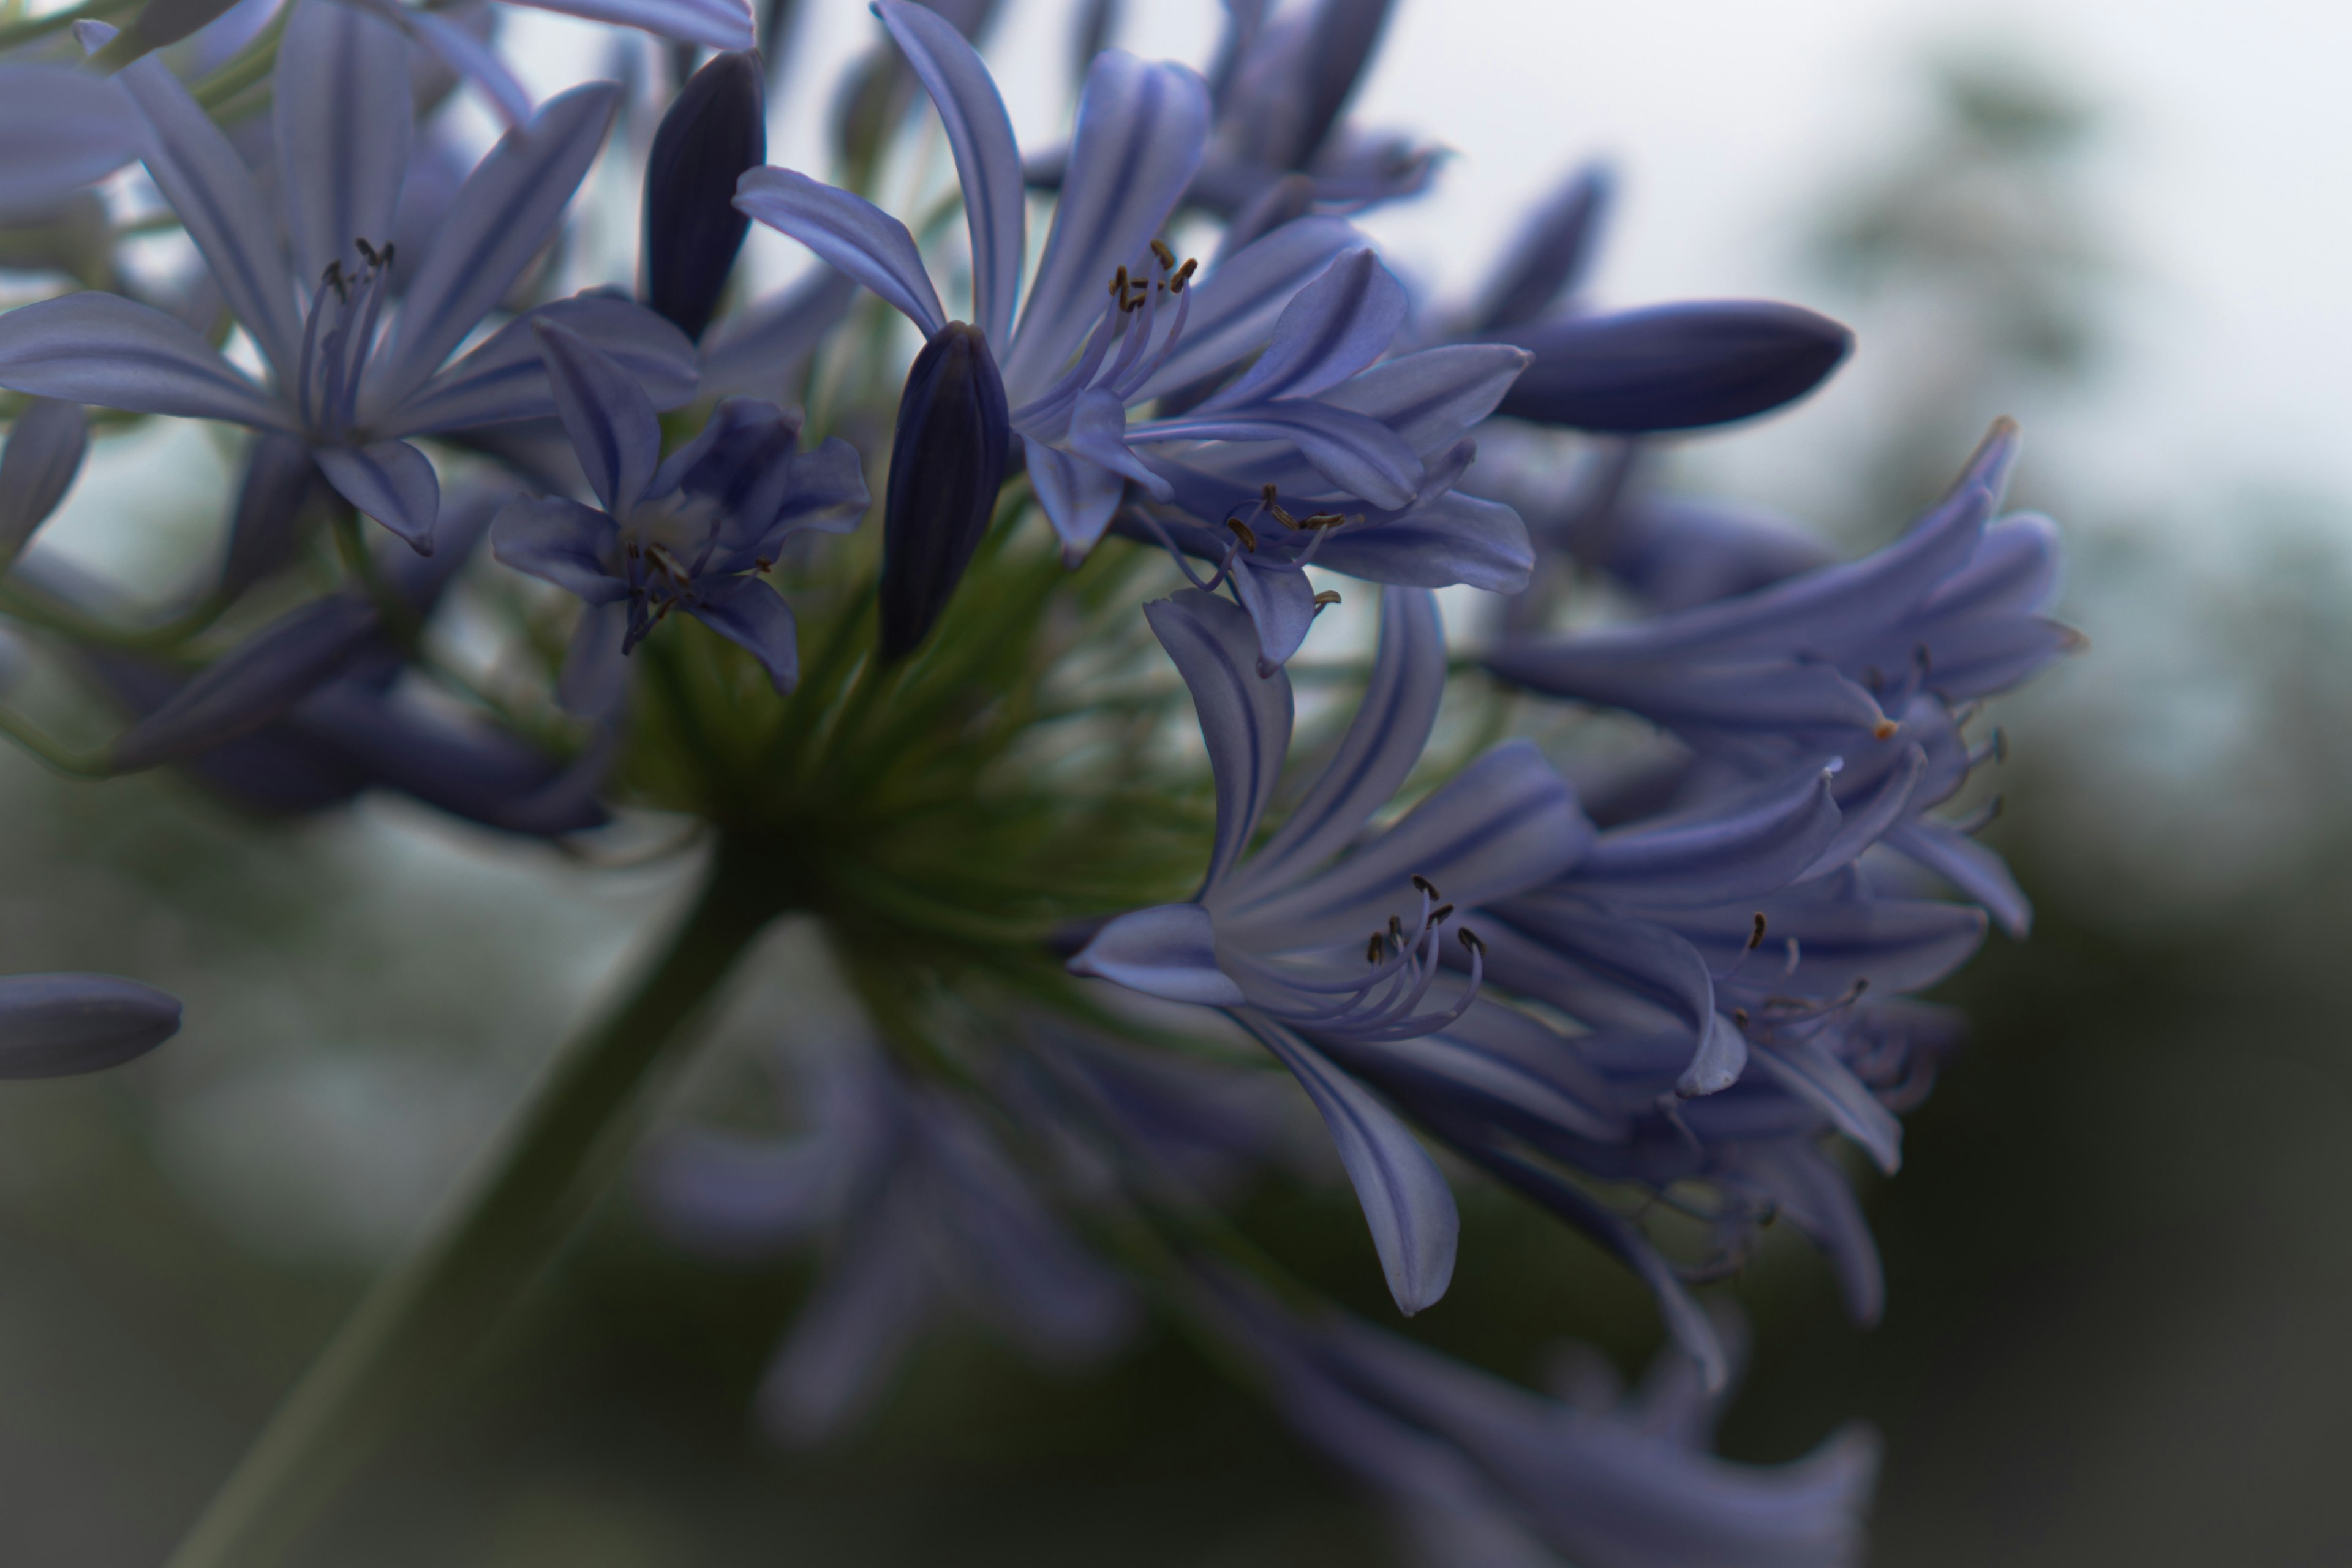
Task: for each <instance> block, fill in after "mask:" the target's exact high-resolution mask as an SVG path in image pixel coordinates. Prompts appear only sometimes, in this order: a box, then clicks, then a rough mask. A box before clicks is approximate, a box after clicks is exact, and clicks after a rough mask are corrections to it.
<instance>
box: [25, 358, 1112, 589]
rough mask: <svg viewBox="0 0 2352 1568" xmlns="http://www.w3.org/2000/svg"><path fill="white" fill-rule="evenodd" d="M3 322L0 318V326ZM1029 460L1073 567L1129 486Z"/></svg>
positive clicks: (1055, 454)
mask: <svg viewBox="0 0 2352 1568" xmlns="http://www.w3.org/2000/svg"><path fill="white" fill-rule="evenodd" d="M6 320H7V318H6V317H5V316H0V321H6ZM1021 448H1022V451H1023V452H1024V454H1026V456H1027V458H1028V461H1029V482H1030V483H1031V484H1032V485H1034V486H1035V487H1036V490H1037V504H1038V505H1039V506H1042V507H1044V508H1045V516H1046V518H1047V519H1048V520H1049V521H1051V522H1052V523H1053V525H1054V531H1055V533H1057V534H1059V535H1061V539H1062V560H1063V563H1065V564H1066V565H1070V566H1076V564H1077V563H1079V562H1081V561H1084V560H1085V559H1086V558H1087V552H1089V551H1091V550H1092V549H1094V547H1095V543H1096V542H1097V540H1099V539H1101V538H1102V536H1103V530H1104V529H1106V528H1108V526H1110V519H1111V513H1113V512H1115V511H1117V510H1118V500H1119V497H1121V496H1123V495H1125V494H1126V493H1127V481H1126V480H1125V479H1121V478H1119V476H1118V475H1117V474H1115V473H1113V472H1111V471H1110V470H1109V469H1108V468H1104V467H1103V466H1102V465H1101V464H1100V463H1097V462H1096V461H1094V460H1093V459H1092V458H1081V457H1079V456H1078V455H1077V454H1076V453H1075V452H1066V451H1064V450H1062V449H1061V448H1060V447H1052V446H1048V445H1046V444H1045V442H1043V441H1040V440H1038V439H1036V438H1035V437H1030V436H1024V437H1021Z"/></svg>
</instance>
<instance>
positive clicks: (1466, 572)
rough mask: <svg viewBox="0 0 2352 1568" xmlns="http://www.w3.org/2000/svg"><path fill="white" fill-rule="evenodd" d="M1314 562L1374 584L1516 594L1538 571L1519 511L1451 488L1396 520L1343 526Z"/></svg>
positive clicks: (1327, 568) (1390, 519)
mask: <svg viewBox="0 0 2352 1568" xmlns="http://www.w3.org/2000/svg"><path fill="white" fill-rule="evenodd" d="M1315 563H1316V564H1317V565H1318V566H1320V567H1322V568H1323V569H1324V570H1325V571H1327V572H1337V573H1339V574H1341V575H1343V576H1348V577H1360V578H1361V579H1363V580H1364V581H1365V582H1368V583H1394V584H1399V585H1401V586H1405V587H1413V588H1450V587H1453V586H1454V584H1457V583H1462V584H1469V585H1470V586H1471V587H1473V588H1484V589H1486V591H1487V592H1488V593H1490V594H1516V593H1518V592H1519V591H1520V590H1521V589H1523V588H1525V587H1526V586H1527V585H1528V577H1529V575H1530V574H1532V573H1533V572H1534V570H1535V563H1536V552H1535V546H1534V545H1533V544H1532V543H1530V542H1528V525H1527V524H1526V523H1525V522H1523V521H1520V519H1519V514H1518V513H1517V512H1516V511H1513V510H1511V509H1510V508H1509V507H1507V506H1505V505H1503V504H1502V502H1500V501H1491V500H1480V499H1479V498H1478V497H1476V496H1466V495H1464V494H1462V493H1461V492H1459V491H1457V490H1449V491H1447V492H1446V493H1445V494H1444V495H1442V496H1438V497H1436V498H1435V499H1434V500H1426V501H1423V502H1422V503H1421V504H1419V505H1418V506H1414V507H1412V508H1410V509H1409V510H1406V511H1404V512H1403V513H1402V514H1400V515H1399V516H1396V517H1393V518H1382V519H1379V520H1375V521H1368V522H1367V524H1366V525H1365V526H1364V527H1361V528H1343V529H1341V530H1340V531H1339V532H1338V533H1336V534H1334V535H1333V536H1332V537H1331V539H1330V540H1329V541H1328V542H1327V543H1325V545H1324V546H1323V548H1322V550H1321V552H1319V553H1318V554H1317V555H1316V557H1315Z"/></svg>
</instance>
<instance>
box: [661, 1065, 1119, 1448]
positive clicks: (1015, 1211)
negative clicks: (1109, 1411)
mask: <svg viewBox="0 0 2352 1568" xmlns="http://www.w3.org/2000/svg"><path fill="white" fill-rule="evenodd" d="M805 1078H806V1079H807V1084H808V1089H809V1092H808V1093H807V1094H806V1095H805V1097H804V1099H805V1103H804V1105H803V1116H804V1119H805V1120H806V1121H807V1123H808V1126H809V1129H810V1130H809V1131H807V1132H805V1133H803V1134H802V1135H801V1136H799V1137H797V1138H793V1139H789V1140H772V1139H755V1138H749V1137H745V1136H743V1135H740V1134H732V1133H726V1132H720V1131H715V1130H709V1129H696V1130H692V1131H681V1132H677V1133H674V1134H671V1135H670V1136H668V1137H667V1138H665V1139H663V1140H662V1141H661V1142H658V1143H657V1144H656V1147H655V1148H654V1149H653V1151H652V1152H651V1154H650V1156H649V1157H648V1159H647V1160H646V1165H645V1169H644V1180H643V1189H644V1191H645V1194H646V1201H647V1203H648V1205H649V1206H650V1207H651V1209H652V1212H653V1215H654V1217H655V1219H656V1222H657V1223H658V1224H659V1225H660V1226H661V1227H662V1229H663V1230H664V1231H665V1232H666V1233H667V1235H668V1236H669V1237H672V1238H673V1239H674V1240H677V1241H678V1242H680V1243H681V1244H683V1245H685V1246H687V1247H691V1248H693V1249H695V1250H697V1251H700V1252H703V1253H706V1254H709V1255H713V1256H718V1257H727V1258H756V1257H764V1256H770V1255H772V1254H775V1253H777V1252H780V1251H783V1250H786V1249H789V1248H795V1247H804V1246H810V1245H816V1246H821V1247H823V1248H824V1252H825V1255H826V1257H825V1264H824V1273H823V1275H822V1277H821V1279H820V1280H819V1282H818V1285H817V1287H816V1289H815V1291H814V1294H813V1295H812V1296H811V1297H810V1299H809V1300H808V1301H807V1302H806V1303H805V1304H804V1305H803V1307H802V1308H801V1310H800V1314H799V1317H798V1319H797V1320H796V1321H794V1323H793V1328H792V1331H791V1332H790V1333H789V1334H788V1335H787V1336H786V1338H785V1340H784V1342H783V1343H782V1346H780V1347H779V1349H778V1350H777V1352H776V1354H775V1357H774V1359H773V1360H772V1362H771V1363H770V1364H769V1368H768V1373H767V1375H766V1378H765V1379H764V1381H763V1382H762V1384H761V1389H760V1395H759V1408H760V1414H761V1419H762V1421H763V1422H764V1423H765V1425H766V1426H768V1427H769V1429H770V1430H771V1431H772V1432H774V1433H775V1434H776V1435H777V1436H780V1437H782V1438H783V1439H784V1440H786V1441H789V1442H793V1443H800V1444H805V1443H813V1442H815V1441H818V1440H820V1439H822V1438H824V1437H827V1436H833V1435H834V1434H835V1433H837V1432H838V1431H840V1430H841V1429H843V1428H844V1427H845V1426H849V1425H850V1424H851V1423H853V1422H854V1421H855V1420H856V1418H857V1417H858V1416H859V1415H862V1414H864V1413H865V1412H866V1410H867V1409H869V1408H870V1407H871V1406H872V1405H874V1404H875V1402H876V1401H877V1399H878V1398H879V1397H880V1396H881V1394H883V1393H884V1391H885V1389H886V1387H887V1381H888V1378H889V1375H890V1373H891V1372H892V1371H893V1369H894V1368H895V1367H896V1366H897V1365H898V1362H899V1361H900V1359H901V1358H902V1357H903V1356H904V1355H905V1353H906V1352H907V1351H908V1348H909V1347H910V1346H911V1345H912V1344H913V1342H915V1340H916V1339H917V1338H918V1337H919V1335H920V1334H921V1332H922V1331H923V1330H924V1329H925V1327H926V1326H927V1325H929V1323H931V1322H932V1321H936V1319H937V1318H938V1317H939V1316H940V1313H941V1311H942V1310H944V1309H947V1308H950V1307H956V1308H961V1310H963V1311H964V1312H966V1313H969V1314H971V1315H973V1316H976V1317H978V1318H980V1319H981V1320H982V1321H984V1322H986V1323H988V1324H989V1325H990V1326H992V1328H994V1329H996V1330H997V1331H1000V1332H1001V1333H1003V1334H1004V1335H1005V1336H1006V1337H1007V1338H1009V1339H1010V1340H1012V1341H1013V1343H1014V1344H1016V1345H1018V1346H1019V1347H1020V1348H1021V1349H1022V1350H1023V1351H1024V1352H1026V1353H1027V1354H1028V1355H1029V1356H1031V1357H1032V1358H1033V1359H1034V1360H1037V1361H1039V1362H1042V1363H1045V1364H1047V1365H1062V1366H1066V1365H1070V1364H1072V1363H1083V1362H1085V1361H1088V1360H1091V1359H1094V1358H1096V1357H1097V1356H1100V1355H1102V1354H1103V1353H1105V1352H1108V1351H1110V1350H1112V1349H1113V1348H1115V1347H1116V1346H1118V1344H1119V1343H1121V1342H1124V1341H1125V1339H1126V1338H1127V1337H1128V1335H1129V1332H1130V1331H1132V1329H1133V1327H1134V1324H1135V1320H1136V1310H1135V1302H1134V1300H1133V1297H1132V1296H1131V1294H1130V1293H1129V1289H1128V1288H1127V1286H1126V1285H1125V1284H1124V1283H1123V1282H1122V1281H1121V1280H1120V1279H1118V1277H1117V1276H1116V1275H1114V1274H1112V1273H1111V1272H1110V1271H1109V1270H1108V1269H1107V1268H1104V1266H1103V1265H1101V1264H1100V1263H1098V1262H1097V1261H1096V1260H1095V1258H1093V1256H1092V1255H1091V1254H1089V1253H1088V1252H1087V1250H1086V1249H1085V1248H1083V1247H1080V1246H1079V1245H1078V1244H1077V1242H1076V1241H1075V1240H1074V1239H1073V1238H1072V1237H1070V1236H1069V1234H1068V1233H1067V1232H1066V1231H1065V1230H1064V1229H1063V1227H1062V1226H1061V1225H1060V1224H1059V1222H1057V1221H1056V1220H1055V1217H1054V1215H1053V1213H1052V1211H1051V1209H1050V1208H1049V1207H1048V1206H1047V1205H1046V1203H1045V1200H1044V1199H1043V1197H1042V1196H1041V1195H1040V1194H1039V1193H1038V1192H1037V1191H1036V1190H1035V1189H1034V1187H1033V1185H1032V1184H1031V1183H1030V1181H1029V1180H1027V1179H1026V1178H1025V1177H1024V1175H1023V1173H1022V1172H1021V1171H1020V1169H1019V1168H1018V1167H1016V1166H1015V1165H1014V1163H1013V1161H1012V1160H1011V1158H1010V1157H1009V1156H1008V1155H1007V1154H1006V1153H1005V1152H1004V1151H1003V1147H1002V1146H1001V1144H1000V1142H999V1141H998V1140H997V1138H996V1137H995V1136H994V1135H993V1134H992V1133H991V1132H990V1131H988V1129H987V1128H986V1126H985V1125H984V1124H983V1123H982V1121H981V1120H980V1118H979V1117H977V1116H976V1115H974V1114H973V1112H972V1111H971V1110H969V1109H968V1108H966V1107H965V1106H963V1105H962V1104H961V1103H960V1102H959V1101H958V1100H956V1098H955V1097H954V1096H953V1095H951V1094H950V1093H948V1092H947V1091H945V1090H943V1089H938V1088H934V1087H930V1086H928V1085H925V1084H923V1083H921V1082H919V1081H917V1080H915V1079H912V1078H910V1077H909V1076H908V1074H906V1073H904V1072H902V1071H901V1070H900V1069H899V1068H897V1067H895V1066H893V1065H892V1064H891V1063H890V1062H889V1061H888V1060H887V1058H885V1057H884V1056H883V1054H882V1053H881V1052H880V1051H878V1050H876V1049H874V1048H873V1047H868V1046H865V1045H854V1046H846V1047H843V1048H841V1049H839V1050H837V1051H835V1052H833V1053H831V1054H829V1055H827V1056H826V1057H824V1058H823V1059H822V1060H821V1061H820V1062H818V1063H816V1064H815V1065H814V1068H813V1069H812V1070H811V1071H809V1072H808V1073H807V1074H806V1075H805Z"/></svg>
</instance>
